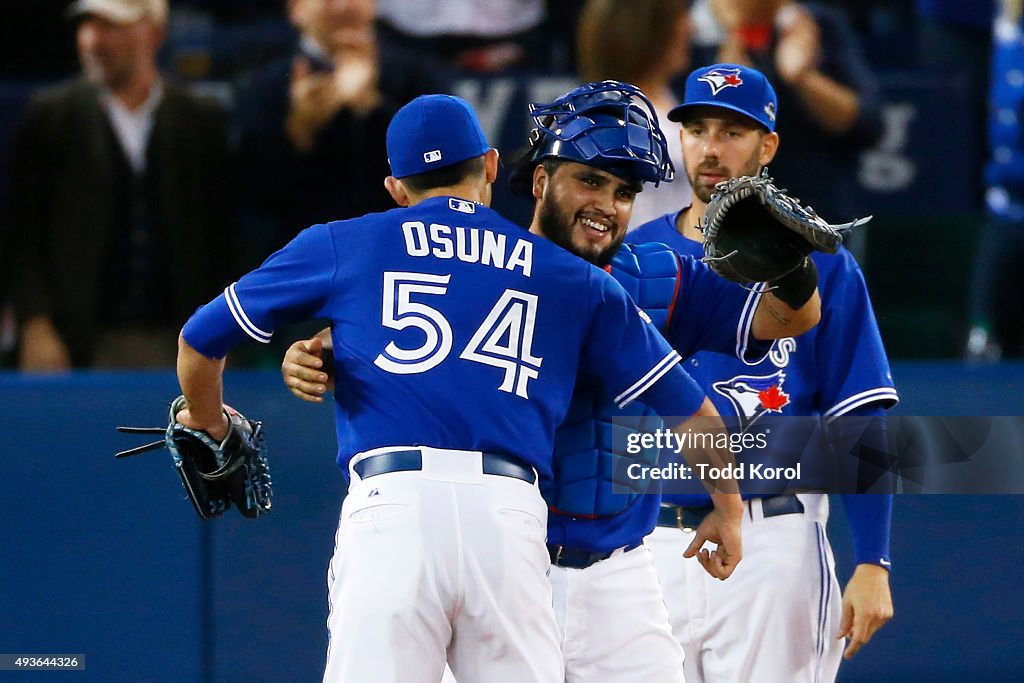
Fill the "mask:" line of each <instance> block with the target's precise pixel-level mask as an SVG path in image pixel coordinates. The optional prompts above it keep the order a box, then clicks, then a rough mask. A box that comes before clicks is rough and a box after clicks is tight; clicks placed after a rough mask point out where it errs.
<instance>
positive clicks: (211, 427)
mask: <svg viewBox="0 0 1024 683" xmlns="http://www.w3.org/2000/svg"><path fill="white" fill-rule="evenodd" d="M225 410H229V411H231V412H232V413H234V412H237V411H235V409H234V408H232V407H231V406H224V408H223V410H221V411H220V413H219V414H218V415H217V416H215V417H211V418H210V419H199V418H197V417H195V416H193V415H192V413H191V412H190V411H189V409H188V408H185V409H183V410H179V411H178V414H177V415H176V416H175V419H176V420H177V421H178V422H180V423H181V424H183V425H185V426H186V427H188V428H189V429H197V430H200V431H204V432H206V433H207V434H209V435H210V436H211V437H212V438H213V439H214V440H216V441H223V440H224V437H226V436H227V435H228V425H229V423H228V416H227V415H226V414H225V413H224V411H225Z"/></svg>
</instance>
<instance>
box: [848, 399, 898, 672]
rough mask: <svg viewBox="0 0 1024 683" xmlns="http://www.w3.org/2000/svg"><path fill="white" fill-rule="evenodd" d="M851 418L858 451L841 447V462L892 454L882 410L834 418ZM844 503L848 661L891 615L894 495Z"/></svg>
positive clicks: (875, 407) (857, 498) (851, 495)
mask: <svg viewBox="0 0 1024 683" xmlns="http://www.w3.org/2000/svg"><path fill="white" fill-rule="evenodd" d="M851 419H852V420H854V421H855V427H856V428H855V429H854V430H853V431H855V432H856V433H858V437H857V438H858V443H857V444H855V448H851V447H849V446H845V445H844V446H842V447H841V452H838V453H837V456H838V457H839V458H843V459H850V460H859V459H860V453H861V451H865V450H866V451H869V454H868V456H867V459H871V456H870V453H885V452H887V451H888V448H887V446H886V443H885V441H886V431H885V429H884V426H885V411H884V410H883V409H882V407H881V406H879V405H878V404H877V403H876V404H870V405H867V406H863V407H861V408H858V409H856V410H853V411H851V412H850V413H847V414H845V415H843V416H841V417H838V418H836V420H847V421H849V420H851ZM858 423H859V424H858ZM855 453H856V454H857V457H854V454H855ZM871 469H872V470H874V467H873V466H871ZM869 483H870V482H869ZM843 504H844V506H845V509H846V518H847V520H848V522H849V525H850V536H851V537H852V539H853V550H854V560H855V562H856V568H855V569H854V572H853V576H852V577H850V581H849V582H848V583H847V584H846V590H844V591H843V616H842V622H841V623H840V626H839V633H838V634H837V638H849V643H848V644H847V646H846V650H845V652H844V653H843V656H844V657H845V658H846V659H850V658H851V657H853V656H854V655H855V654H857V652H858V651H859V650H860V648H861V647H863V646H864V645H866V644H867V643H868V641H870V640H871V638H872V636H874V634H875V633H876V632H877V631H878V629H880V628H882V627H883V626H885V624H886V622H888V621H889V620H890V619H891V618H892V616H893V604H892V591H891V589H890V587H889V568H890V567H891V566H892V565H891V561H890V557H889V537H890V531H891V527H892V505H893V496H892V494H860V493H849V494H844V495H843Z"/></svg>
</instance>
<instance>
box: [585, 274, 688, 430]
mask: <svg viewBox="0 0 1024 683" xmlns="http://www.w3.org/2000/svg"><path fill="white" fill-rule="evenodd" d="M591 272H592V273H593V276H594V277H595V278H597V280H598V281H597V282H596V283H595V284H596V286H595V287H592V288H590V292H591V293H592V296H593V297H594V301H593V316H592V319H591V324H590V328H589V330H588V331H587V333H586V336H585V338H584V349H583V353H582V355H581V359H580V369H581V370H582V371H583V372H585V373H588V374H592V375H593V376H595V377H598V378H600V380H601V381H602V382H603V383H604V386H605V390H606V391H607V392H608V394H609V395H610V396H614V397H615V398H614V402H615V404H616V405H617V406H618V407H619V408H622V407H624V406H626V405H628V404H629V403H630V402H632V401H634V400H636V399H638V398H640V397H641V396H642V397H643V400H644V402H645V403H647V404H648V405H650V406H651V407H652V408H654V409H655V411H657V412H658V414H659V415H664V416H680V417H684V416H690V415H692V414H693V413H695V412H696V411H697V409H698V408H699V407H700V406H701V404H702V403H703V402H704V391H703V390H702V389H701V388H700V387H699V386H698V385H697V383H696V382H695V381H694V380H693V379H692V378H691V377H690V376H689V375H688V374H686V371H684V370H683V369H682V366H680V364H679V360H680V357H679V353H677V352H676V351H675V350H674V349H673V348H672V347H671V346H669V344H668V343H667V342H666V341H665V339H664V338H663V337H662V336H661V335H660V334H659V333H658V331H657V330H656V329H655V328H654V326H653V325H652V324H651V322H650V319H649V318H647V317H646V314H643V317H642V314H641V312H640V310H639V309H637V307H636V305H635V304H634V303H633V302H632V301H630V299H629V296H628V295H627V294H626V291H625V290H624V289H623V288H622V286H621V285H620V284H619V283H618V282H616V281H615V280H614V279H613V278H612V277H611V276H610V275H608V274H607V273H605V272H603V271H601V270H598V269H597V268H594V269H593V270H592V271H591Z"/></svg>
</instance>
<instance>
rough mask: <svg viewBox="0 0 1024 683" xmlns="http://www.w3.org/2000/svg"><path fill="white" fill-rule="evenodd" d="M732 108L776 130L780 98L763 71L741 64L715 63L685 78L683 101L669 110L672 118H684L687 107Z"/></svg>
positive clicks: (669, 116)
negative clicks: (776, 116)
mask: <svg viewBox="0 0 1024 683" xmlns="http://www.w3.org/2000/svg"><path fill="white" fill-rule="evenodd" d="M698 106H705V107H722V108H724V109H732V110H733V111H735V112H739V113H740V114H743V115H745V116H747V117H748V118H751V119H753V120H754V121H755V122H757V123H759V124H760V125H762V126H764V127H765V128H767V129H768V130H769V131H774V130H775V115H776V114H777V112H778V108H779V100H778V98H777V97H776V96H775V88H773V87H772V84H771V83H769V82H768V79H767V78H766V77H765V75H764V74H763V73H761V72H760V71H758V70H757V69H752V68H750V67H749V66H743V65H742V64H712V65H711V66H705V67H701V68H700V69H697V70H696V71H694V72H693V73H691V74H690V75H689V76H688V77H687V78H686V95H685V96H684V97H683V103H682V104H680V105H679V106H677V107H675V108H674V109H672V111H670V112H669V113H668V118H669V120H670V121H683V120H684V119H685V118H686V110H687V109H690V108H693V107H698Z"/></svg>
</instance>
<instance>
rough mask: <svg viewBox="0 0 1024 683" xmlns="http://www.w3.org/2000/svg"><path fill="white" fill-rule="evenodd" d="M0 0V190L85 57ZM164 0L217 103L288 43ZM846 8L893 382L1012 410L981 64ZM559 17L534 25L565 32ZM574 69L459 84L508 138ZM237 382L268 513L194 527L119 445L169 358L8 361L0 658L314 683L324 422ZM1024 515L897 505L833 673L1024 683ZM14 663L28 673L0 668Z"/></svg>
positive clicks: (149, 464) (334, 483) (276, 31)
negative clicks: (259, 454) (20, 126)
mask: <svg viewBox="0 0 1024 683" xmlns="http://www.w3.org/2000/svg"><path fill="white" fill-rule="evenodd" d="M965 1H966V0H965ZM4 4H5V5H6V7H5V8H4V9H5V13H6V14H7V17H8V19H7V20H6V21H4V22H0V24H2V25H0V193H2V192H3V189H2V188H6V185H7V182H6V177H5V175H4V174H5V173H6V166H7V164H6V161H7V156H6V155H7V152H8V147H7V144H8V141H9V136H10V133H11V131H12V127H13V126H14V123H15V122H16V121H17V118H18V116H19V113H20V111H21V107H22V106H23V104H24V102H25V100H26V98H27V96H28V94H29V93H30V92H31V90H32V89H33V88H34V87H36V86H38V85H40V84H43V83H47V82H52V81H54V80H57V79H59V78H63V77H66V76H68V75H70V74H72V73H74V71H75V69H76V64H75V58H74V51H73V39H72V32H71V29H70V27H69V26H68V25H67V24H66V23H65V22H64V21H63V20H62V18H61V11H62V8H63V6H64V5H65V4H66V3H64V2H56V1H52V0H38V1H35V2H31V3H28V2H26V3H20V2H19V3H13V2H11V3H4ZM172 4H173V5H174V8H175V9H174V15H173V16H172V23H171V25H170V28H171V32H170V39H169V42H168V45H167V49H166V50H165V53H164V56H163V60H164V63H165V64H166V66H167V67H168V69H170V70H171V71H172V72H174V73H176V74H177V75H178V76H179V77H182V78H185V79H187V80H191V81H193V82H194V83H195V85H196V87H198V88H202V89H205V90H207V91H209V92H213V93H215V94H218V95H219V96H221V97H223V98H224V100H225V102H226V103H229V104H230V102H231V98H232V89H231V78H232V76H233V75H234V74H236V73H237V72H238V70H240V69H242V68H244V67H246V66H252V65H254V64H256V63H260V62H262V61H266V60H268V59H270V58H272V57H274V56H277V55H280V54H283V53H284V52H286V51H287V49H288V47H289V45H290V41H291V36H292V34H291V31H290V29H289V27H288V26H287V24H285V23H283V22H282V19H281V16H280V15H281V12H280V9H281V3H280V2H277V1H276V0H263V1H257V0H251V1H243V0H234V1H228V0H220V1H219V2H217V1H208V2H201V1H198V0H196V1H194V2H185V1H184V0H182V1H180V2H177V1H176V2H174V3H172ZM553 4H554V5H558V3H553ZM567 4H572V3H567ZM838 4H843V5H845V6H846V9H847V10H848V11H849V12H850V16H851V19H852V20H854V23H855V26H856V27H857V28H858V32H859V33H860V35H861V39H862V40H863V42H864V46H865V50H866V52H867V54H868V56H869V59H870V61H871V63H872V66H873V67H874V68H875V70H876V72H877V74H878V76H879V78H880V80H881V83H882V85H883V90H884V96H885V97H884V99H885V101H886V104H885V112H886V114H885V118H886V122H887V133H886V135H885V136H884V137H883V139H882V141H881V142H880V143H879V145H877V146H876V148H875V149H873V150H871V151H869V152H866V153H865V154H864V155H862V159H861V172H860V173H859V174H858V176H857V178H851V179H849V181H850V182H856V183H857V184H858V187H859V191H860V192H861V193H862V194H863V196H864V202H865V205H867V206H870V207H871V210H872V212H873V213H874V214H875V216H876V219H875V222H874V224H873V227H872V228H871V229H870V232H869V235H868V239H867V245H866V252H865V257H864V268H865V272H866V276H867V279H868V282H869V286H870V288H871V291H872V295H873V299H874V303H875V308H876V312H877V314H878V317H879V322H880V325H881V328H882V333H883V337H884V339H885V341H886V344H887V347H888V349H889V351H890V354H891V356H892V358H893V359H894V375H895V378H896V381H897V384H898V386H899V388H900V390H901V393H902V395H903V403H902V405H901V406H900V408H899V412H900V413H901V414H903V415H1016V414H1018V413H1019V412H1020V411H1019V409H1018V405H1019V402H1020V400H1021V395H1022V390H1021V387H1022V383H1024V366H1022V365H1021V364H1019V363H1011V362H1003V363H1001V364H994V365H984V366H972V365H966V364H964V363H962V362H961V361H959V360H958V358H959V356H960V354H961V350H962V348H963V344H964V338H965V334H966V327H967V325H966V308H967V305H966V297H967V295H966V292H967V281H968V277H969V271H970V261H971V257H972V252H973V247H974V244H975V239H976V236H977V228H978V226H979V225H980V222H981V220H982V216H983V208H982V202H981V195H982V190H983V188H982V186H981V178H980V167H981V164H982V162H983V158H984V153H985V144H984V137H985V136H984V123H983V111H984V106H983V103H981V102H979V101H978V100H977V98H976V97H972V94H971V93H972V92H975V91H976V90H975V86H976V85H977V81H978V80H979V79H982V78H984V75H985V74H983V73H980V72H979V71H978V64H977V63H975V64H973V65H972V64H970V63H969V62H966V61H965V62H963V63H961V64H959V65H956V66H954V67H952V68H951V67H942V68H939V67H935V66H927V65H922V64H920V63H918V61H917V60H915V59H913V56H912V55H911V54H910V51H908V50H907V49H906V39H907V36H908V34H909V33H912V32H913V31H915V30H916V29H915V24H914V22H915V17H914V13H913V6H912V5H913V3H910V2H902V3H901V2H885V3H883V2H861V3H838ZM559 11H560V10H558V9H555V10H554V11H553V13H552V16H551V17H550V18H549V20H548V23H549V24H551V25H552V26H546V27H545V30H548V29H550V30H553V31H556V32H557V29H558V27H557V20H558V19H559V15H558V12H559ZM562 11H564V10H562ZM552 35H555V34H552ZM570 60H571V58H570V57H569V56H567V53H565V52H564V51H563V52H562V53H559V52H558V51H557V50H555V49H552V54H551V55H549V59H548V62H549V64H550V66H551V68H550V69H547V70H545V71H544V72H541V73H509V74H501V75H497V76H485V77H469V78H465V79H462V80H460V81H459V84H458V88H457V91H458V92H459V94H462V95H464V96H466V97H467V98H469V99H470V100H471V101H473V102H474V104H476V105H477V107H478V108H479V109H480V112H481V117H482V119H483V120H484V124H485V126H486V127H487V129H488V134H489V135H490V136H491V139H492V140H493V141H496V142H497V145H498V146H499V148H500V149H502V150H503V151H506V152H510V151H511V150H513V149H515V147H516V146H518V144H519V142H520V141H521V140H522V139H523V135H524V132H525V130H526V125H527V120H526V119H525V117H524V116H523V115H522V112H524V111H525V104H526V102H527V101H530V100H534V99H545V98H549V97H551V96H553V95H557V94H559V93H561V92H563V91H564V90H566V89H567V88H568V87H569V86H571V84H572V83H573V77H572V75H571V73H569V70H568V67H569V65H570V63H571V61H570ZM844 180H845V179H831V181H832V182H839V181H844ZM800 194H801V196H808V197H810V196H813V195H812V194H810V193H808V192H807V191H806V190H804V189H802V188H801V192H800ZM496 206H497V207H498V208H499V209H502V210H505V211H507V212H508V213H509V214H510V215H511V216H512V217H514V218H522V217H523V216H522V212H523V206H522V205H520V204H514V203H512V202H510V201H508V198H507V196H505V195H504V194H503V193H501V192H499V193H498V195H497V197H496ZM0 220H2V216H0ZM228 387H229V390H228V400H229V401H231V402H232V403H234V404H236V405H238V406H241V407H243V409H244V410H245V411H246V412H247V413H248V414H250V415H254V416H259V417H264V418H265V419H266V422H267V425H268V430H269V434H270V444H271V449H272V455H273V457H274V460H273V465H274V474H275V483H276V485H277V491H278V498H277V500H276V503H275V505H276V507H277V510H276V511H275V514H274V515H272V516H271V517H269V518H267V519H264V520H260V521H258V522H255V523H251V522H246V521H243V520H242V519H241V518H240V517H238V516H237V515H234V514H229V515H228V516H227V518H225V519H223V520H220V521H218V522H216V523H213V524H200V523H199V522H198V520H196V519H195V518H194V515H193V513H192V511H191V509H190V508H189V506H188V505H187V504H186V503H185V501H184V500H183V496H182V494H181V492H180V490H179V487H178V484H177V481H176V478H175V477H174V475H173V474H172V472H171V469H170V466H169V459H168V458H167V457H166V456H163V455H151V456H147V457H143V458H138V459H133V460H129V461H127V462H115V461H114V460H113V458H112V457H111V456H112V454H113V452H114V451H115V450H117V449H119V448H121V447H123V446H124V444H123V443H122V442H121V441H119V440H118V438H117V436H116V434H115V433H114V431H113V427H114V426H115V424H119V423H127V424H147V423H153V422H154V421H158V420H159V418H160V417H161V416H162V413H163V410H164V408H163V405H164V404H163V403H162V401H163V400H164V398H165V397H170V396H172V395H174V394H175V393H176V391H177V389H176V384H175V382H174V378H173V376H172V375H171V374H170V373H169V372H146V373H98V372H76V373H72V374H70V375H66V376H59V377H29V376H22V375H18V374H17V373H15V372H13V371H9V372H2V373H0V415H3V419H2V423H3V425H4V426H5V427H6V429H5V430H4V431H5V434H6V436H5V438H4V440H3V444H2V445H0V463H3V465H4V476H3V477H2V478H0V482H2V483H0V532H2V536H0V538H2V540H0V585H2V586H3V590H0V653H26V654H29V653H35V654H43V653H52V654H56V653H81V654H84V655H85V657H86V661H87V669H86V672H85V673H84V674H78V675H77V680H97V681H117V680H153V681H162V680H167V681H172V680H173V681H189V680H196V681H254V680H265V681H291V680H295V681H306V680H318V678H319V675H320V671H321V667H322V659H323V653H324V651H325V648H326V629H325V620H326V601H325V600H324V597H325V596H324V591H325V576H324V574H325V569H326V562H327V559H328V558H329V556H330V552H331V545H330V544H331V539H332V538H333V532H334V528H335V522H336V517H337V513H338V507H339V505H340V500H341V495H342V488H341V487H342V480H341V477H340V474H339V473H338V472H337V470H336V468H335V467H334V465H333V462H332V457H331V452H332V450H333V442H334V440H333V430H332V425H331V420H332V417H331V414H330V411H329V410H327V409H325V408H323V407H321V408H313V407H310V406H307V405H305V404H300V403H299V402H297V401H294V400H291V399H290V398H289V396H288V394H287V392H286V390H285V389H284V388H283V387H282V386H281V384H280V381H279V379H278V377H277V375H276V373H275V372H273V371H270V372H258V371H247V372H236V373H233V374H232V376H230V377H229V379H228ZM1018 424H1019V421H1018ZM834 512H835V514H834V518H833V523H832V524H831V527H832V529H831V534H832V538H833V545H834V547H835V548H836V551H837V556H838V560H839V564H840V576H841V578H845V577H848V576H849V573H850V570H851V567H850V560H851V557H850V555H851V553H850V550H849V544H848V541H847V538H846V535H845V530H844V528H843V526H844V525H843V524H842V519H841V506H836V507H835V508H834ZM1022 522H1024V498H1022V497H1021V496H991V495H990V496H949V495H934V496H910V495H904V496H900V497H899V499H898V500H897V504H896V512H895V519H894V532H893V557H894V563H895V569H894V573H893V579H892V580H893V593H894V600H895V605H896V618H895V619H894V620H893V621H892V622H891V623H890V624H889V625H888V626H887V627H886V628H885V629H884V630H883V631H881V632H880V633H879V634H878V635H877V636H876V638H875V640H874V641H873V642H872V643H871V644H870V645H869V646H868V647H867V648H866V649H864V650H863V651H862V653H861V654H860V655H858V657H857V658H856V659H855V660H853V661H852V662H848V663H845V664H844V666H843V668H842V670H841V675H840V680H842V681H887V682H888V681H894V682H895V681H965V680H972V681H979V682H984V681H1002V680H1018V678H1019V672H1020V670H1021V667H1022V664H1024V654H1022V652H1021V647H1020V639H1021V636H1022V630H1021V617H1020V615H1021V613H1022V612H1024V596H1022V592H1024V589H1022V586H1021V579H1022V570H1021V567H1022V566H1024V547H1022V545H1021V544H1020V542H1019V538H1020V533H1019V530H1018V527H1019V525H1020V524H1021V523H1022ZM396 654H398V653H396ZM7 676H11V677H15V678H16V680H31V679H32V678H33V676H32V675H31V674H22V673H19V674H14V673H10V672H0V680H6V677H7Z"/></svg>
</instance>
